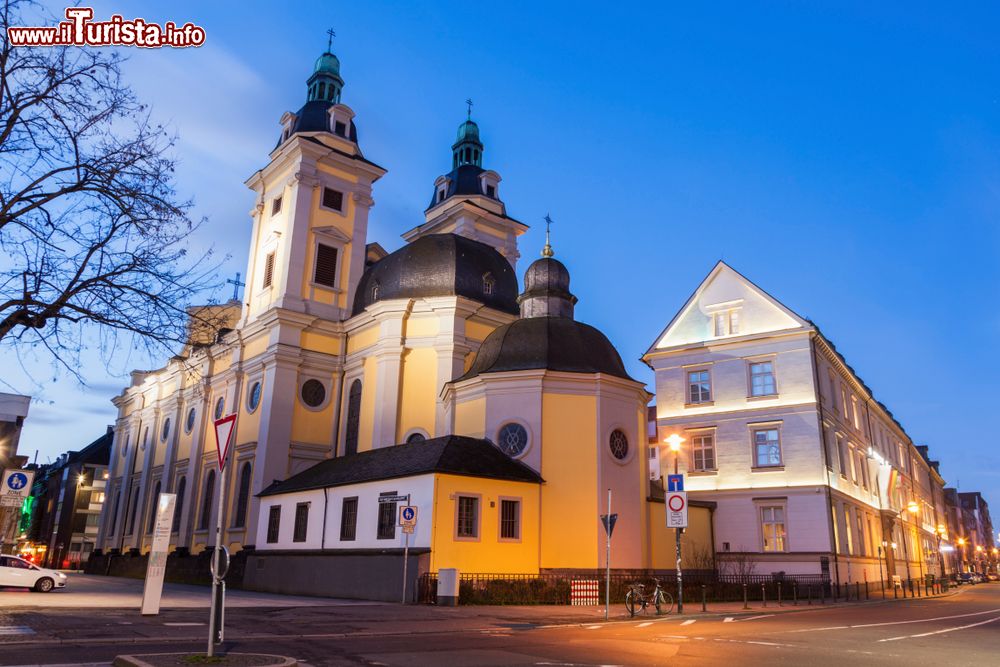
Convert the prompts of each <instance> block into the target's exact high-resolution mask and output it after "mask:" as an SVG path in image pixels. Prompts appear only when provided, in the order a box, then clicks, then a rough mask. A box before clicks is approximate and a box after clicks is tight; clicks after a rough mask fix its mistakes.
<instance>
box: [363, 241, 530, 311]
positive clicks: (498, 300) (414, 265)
mask: <svg viewBox="0 0 1000 667" xmlns="http://www.w3.org/2000/svg"><path fill="white" fill-rule="evenodd" d="M433 296H464V297H467V298H469V299H474V300H475V301H478V302H479V303H482V304H484V305H486V306H489V307H490V308H494V309H496V310H500V311H503V312H506V313H514V314H516V313H517V312H518V306H517V277H516V276H515V275H514V269H513V268H512V267H511V265H510V262H509V261H507V259H506V258H505V257H504V256H503V255H501V254H500V253H499V252H497V251H496V249H495V248H493V247H492V246H489V245H486V244H485V243H480V242H479V241H474V240H472V239H470V238H466V237H464V236H459V235H457V234H428V235H426V236H421V237H420V238H418V239H416V240H415V241H413V242H412V243H409V244H407V245H405V246H403V247H402V248H400V249H399V250H397V251H396V252H393V253H390V254H389V255H387V256H385V257H383V258H382V259H380V260H379V261H377V262H376V263H374V264H372V265H371V266H370V267H368V268H367V269H365V272H364V274H362V276H361V281H360V282H359V283H358V290H357V292H356V293H355V295H354V307H353V309H352V314H353V315H357V314H358V313H361V312H362V311H364V309H365V308H367V307H368V306H370V305H372V304H373V303H376V302H378V301H387V300H389V299H411V298H422V297H433Z"/></svg>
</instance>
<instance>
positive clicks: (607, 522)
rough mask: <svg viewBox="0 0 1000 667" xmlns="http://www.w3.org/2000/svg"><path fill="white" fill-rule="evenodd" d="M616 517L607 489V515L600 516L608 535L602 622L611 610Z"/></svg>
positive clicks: (606, 618)
mask: <svg viewBox="0 0 1000 667" xmlns="http://www.w3.org/2000/svg"><path fill="white" fill-rule="evenodd" d="M616 521H618V515H617V514H612V513H611V489H608V513H607V514H602V515H601V523H603V524H604V532H605V533H607V534H608V555H607V557H606V558H605V559H604V561H605V563H604V564H605V566H606V567H607V571H606V573H605V576H604V620H605V621H606V620H608V610H609V609H610V608H611V533H613V532H615V522H616Z"/></svg>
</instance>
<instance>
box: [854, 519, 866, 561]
mask: <svg viewBox="0 0 1000 667" xmlns="http://www.w3.org/2000/svg"><path fill="white" fill-rule="evenodd" d="M854 520H855V522H856V524H857V526H858V555H860V556H864V555H866V554H865V524H864V521H863V520H862V518H861V510H859V509H857V508H855V509H854Z"/></svg>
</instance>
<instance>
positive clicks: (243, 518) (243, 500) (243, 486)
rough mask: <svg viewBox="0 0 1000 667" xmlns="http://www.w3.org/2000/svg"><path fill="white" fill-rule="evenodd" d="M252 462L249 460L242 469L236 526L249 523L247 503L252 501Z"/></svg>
mask: <svg viewBox="0 0 1000 667" xmlns="http://www.w3.org/2000/svg"><path fill="white" fill-rule="evenodd" d="M250 472H251V470H250V462H249V461H247V462H246V463H244V464H243V467H242V468H241V469H240V488H239V491H238V492H237V494H236V515H235V518H234V519H233V527H234V528H243V527H244V526H246V523H247V505H248V504H249V503H250V482H251V480H252V475H251V474H250Z"/></svg>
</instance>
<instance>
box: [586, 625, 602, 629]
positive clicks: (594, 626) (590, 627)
mask: <svg viewBox="0 0 1000 667" xmlns="http://www.w3.org/2000/svg"><path fill="white" fill-rule="evenodd" d="M599 627H601V626H599V625H588V626H587V629H588V630H596V629H598V628H599Z"/></svg>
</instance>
